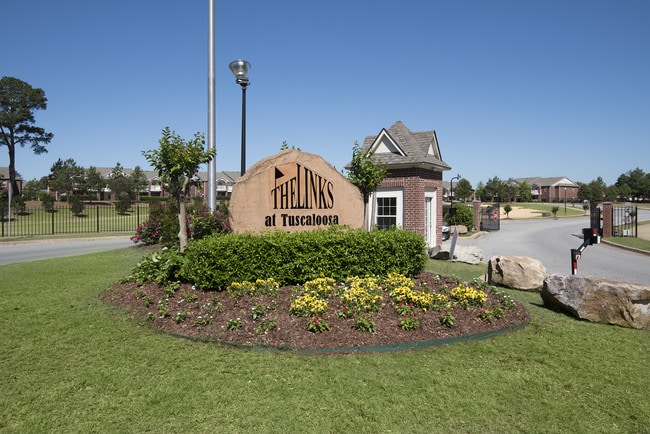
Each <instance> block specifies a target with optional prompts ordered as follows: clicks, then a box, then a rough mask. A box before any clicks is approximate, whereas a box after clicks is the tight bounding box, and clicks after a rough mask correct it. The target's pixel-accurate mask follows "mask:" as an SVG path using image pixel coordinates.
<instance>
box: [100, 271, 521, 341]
mask: <svg viewBox="0 0 650 434" xmlns="http://www.w3.org/2000/svg"><path fill="white" fill-rule="evenodd" d="M104 297H105V299H106V300H108V301H110V302H112V303H114V304H117V305H119V306H121V307H127V308H129V309H130V311H131V312H132V314H133V315H134V316H135V317H138V318H142V319H143V320H144V321H146V322H148V323H150V324H151V325H152V326H153V327H154V328H156V329H158V330H161V331H165V332H169V333H173V334H177V335H182V336H187V337H192V338H200V339H212V340H216V341H219V342H222V343H230V344H238V345H245V346H270V347H276V348H283V349H298V350H309V349H332V350H336V349H337V348H351V347H362V346H378V345H388V344H399V343H405V342H421V341H429V340H437V339H445V338H451V337H458V336H467V335H472V334H476V333H481V332H488V331H493V330H499V329H505V328H509V327H512V326H515V325H518V324H522V323H524V322H525V321H526V320H527V318H528V312H527V311H526V309H525V308H524V307H523V306H522V305H521V304H519V303H517V302H515V301H513V300H512V299H510V298H509V297H508V296H506V295H504V294H502V293H499V292H498V291H496V289H495V288H493V287H490V286H488V285H486V284H485V283H484V282H482V281H479V280H475V281H473V282H470V283H466V284H465V283H460V282H458V281H457V280H456V279H454V278H451V277H444V276H438V275H433V274H430V273H424V274H422V275H420V276H419V277H417V278H416V279H408V278H406V277H404V276H402V275H400V274H396V273H391V274H389V275H388V276H386V277H385V278H378V277H365V278H360V277H351V278H349V279H347V280H346V281H345V282H336V281H334V280H333V279H329V278H319V279H315V280H313V281H310V282H306V283H305V284H304V285H300V286H287V287H278V285H277V283H276V282H275V281H274V280H273V279H268V280H258V281H256V282H233V284H231V285H230V286H229V287H228V290H227V291H219V292H208V291H200V290H197V289H194V288H193V287H192V286H191V285H186V284H177V283H173V284H170V285H167V286H163V285H159V284H156V283H147V284H136V283H133V282H129V283H123V284H120V285H117V286H115V287H113V288H111V289H110V290H109V291H107V292H106V293H105V295H104Z"/></svg>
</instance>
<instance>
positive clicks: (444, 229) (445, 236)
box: [442, 226, 451, 241]
mask: <svg viewBox="0 0 650 434" xmlns="http://www.w3.org/2000/svg"><path fill="white" fill-rule="evenodd" d="M450 234H451V230H450V229H449V226H443V227H442V241H447V240H448V239H449V235H450Z"/></svg>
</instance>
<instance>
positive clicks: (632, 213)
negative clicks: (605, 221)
mask: <svg viewBox="0 0 650 434" xmlns="http://www.w3.org/2000/svg"><path fill="white" fill-rule="evenodd" d="M638 211H639V210H638V208H637V207H636V206H634V207H633V206H631V205H626V206H615V207H613V208H612V229H613V231H612V235H613V236H615V237H636V236H637V234H638V233H639V232H638V219H637V215H638Z"/></svg>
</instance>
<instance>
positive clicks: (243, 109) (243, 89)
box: [241, 83, 248, 176]
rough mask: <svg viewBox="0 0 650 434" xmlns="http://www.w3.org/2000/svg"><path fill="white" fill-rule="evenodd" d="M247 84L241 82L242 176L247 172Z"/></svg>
mask: <svg viewBox="0 0 650 434" xmlns="http://www.w3.org/2000/svg"><path fill="white" fill-rule="evenodd" d="M246 86H248V83H241V176H244V173H246Z"/></svg>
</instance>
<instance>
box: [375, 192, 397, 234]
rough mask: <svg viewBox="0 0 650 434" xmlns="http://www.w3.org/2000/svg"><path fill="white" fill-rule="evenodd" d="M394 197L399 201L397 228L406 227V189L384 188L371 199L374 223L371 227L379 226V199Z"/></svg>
mask: <svg viewBox="0 0 650 434" xmlns="http://www.w3.org/2000/svg"><path fill="white" fill-rule="evenodd" d="M391 197H394V198H396V199H397V200H396V201H395V202H396V205H397V211H396V212H397V215H396V216H395V217H396V223H395V226H396V227H398V228H402V227H404V189H402V188H382V189H378V190H377V191H376V192H374V193H373V194H372V195H371V197H370V203H369V205H370V206H372V213H371V216H370V220H371V222H372V225H371V227H376V226H377V199H379V198H391Z"/></svg>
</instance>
